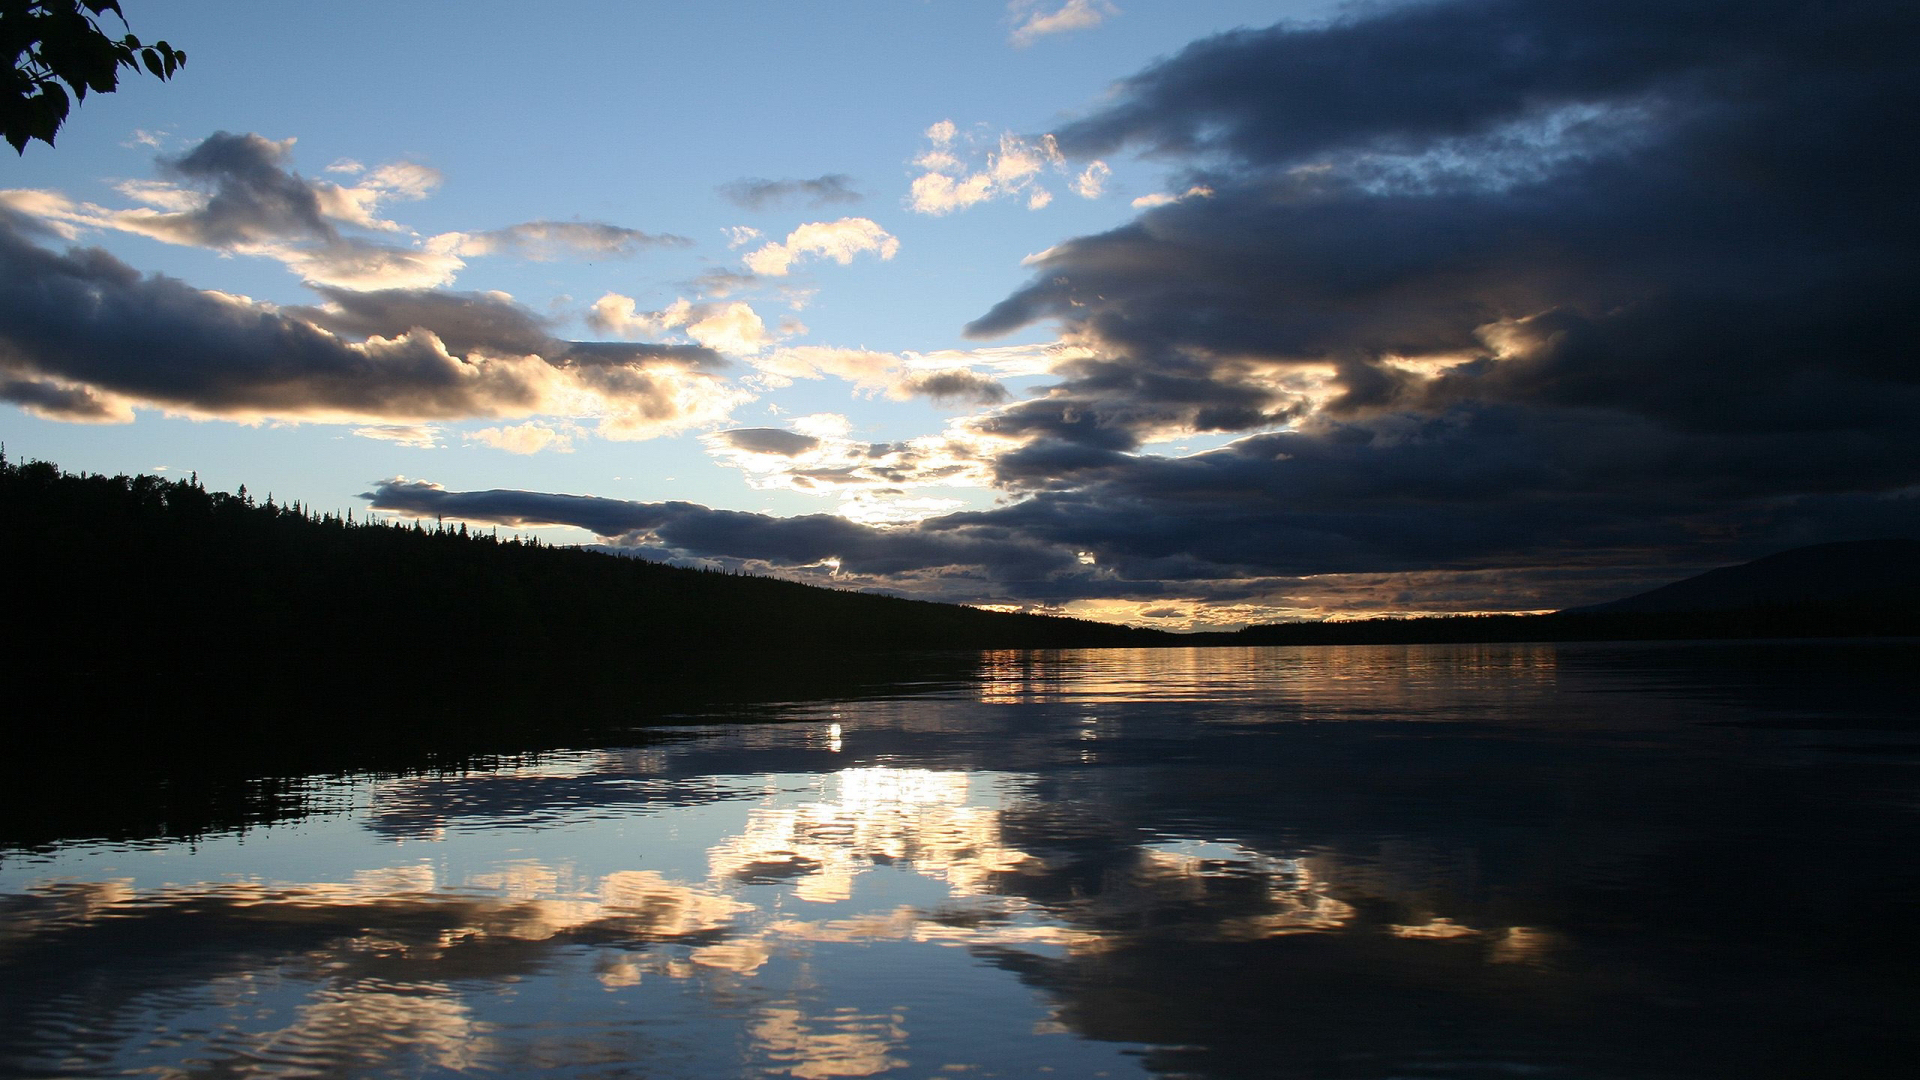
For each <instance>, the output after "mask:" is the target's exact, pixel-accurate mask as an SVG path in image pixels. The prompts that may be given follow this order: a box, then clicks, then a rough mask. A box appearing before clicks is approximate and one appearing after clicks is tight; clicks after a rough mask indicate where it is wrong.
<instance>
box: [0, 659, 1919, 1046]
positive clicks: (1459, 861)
mask: <svg viewBox="0 0 1920 1080" xmlns="http://www.w3.org/2000/svg"><path fill="white" fill-rule="evenodd" d="M1916 661H1920V648H1916V647H1914V646H1911V645H1884V644H1883V645H1849V644H1834V643H1817V644H1804V643H1802V644H1790V643H1762V644H1705V645H1635V646H1617V645H1559V646H1533V645H1510V646H1479V647H1474V646H1465V647H1461V646H1431V647H1388V646H1374V647H1354V648H1319V649H1279V648H1276V649H1205V650H1186V651H1182V650H1157V651H1132V650H1112V651H1088V652H1061V653H1036V654H1020V653H1002V654H986V655H983V656H982V657H980V658H979V660H978V662H977V663H971V664H969V665H964V666H963V667H962V668H961V669H960V671H959V673H958V674H956V673H955V669H954V665H953V664H952V662H951V659H950V658H949V659H948V660H947V661H945V662H944V666H943V667H942V668H941V669H940V674H939V675H938V677H932V678H928V679H926V680H923V681H919V682H908V683H905V684H902V685H900V686H898V687H896V688H894V690H893V691H892V692H890V693H881V694H877V695H875V696H872V697H869V698H867V699H864V700H857V701H854V700H847V701H823V702H813V703H800V704H790V705H784V706H778V707H765V708H758V709H753V708H747V707H744V706H739V707H731V708H730V709H729V711H728V713H727V714H726V715H727V716H744V717H749V718H756V719H766V718H777V719H782V720H785V721H788V722H786V723H780V724H761V725H756V726H710V727H702V728H689V729H680V730H676V731H673V732H670V733H667V734H665V735H664V736H661V737H648V738H646V739H639V738H636V739H634V740H628V741H631V742H633V743H635V745H627V746H609V747H596V748H589V749H577V750H563V751H554V752H551V753H546V754H541V755H536V756H529V757H523V758H517V759H512V760H501V761H497V762H493V763H490V764H483V765H475V766H473V767H471V768H463V769H458V770H451V771H444V772H441V773H439V774H421V775H402V776H374V775H358V776H349V777H345V778H330V779H326V778H316V779H310V780H305V781H300V782H296V783H291V784H288V783H280V784H277V785H274V786H273V787H272V800H271V802H272V806H273V807H274V809H273V810H271V812H266V811H263V812H262V813H261V814H260V815H259V816H258V818H257V819H256V820H260V821H262V822H264V823H263V824H258V825H255V826H253V827H251V828H247V829H244V830H226V831H215V832H211V833H207V834H203V835H195V836H191V837H172V838H169V837H164V836H163V837H161V838H158V839H152V840H146V841H139V842H132V841H106V840H90V839H86V838H85V829H84V828H82V827H79V826H75V827H74V830H75V831H71V832H70V834H69V838H68V839H66V840H65V841H62V842H56V843H49V844H46V845H43V846H40V847H38V848H36V849H33V850H25V849H18V848H16V849H12V850H6V849H0V1076H7V1077H13V1076H109V1075H127V1074H133V1075H146V1076H156V1077H223V1078H224V1077H255V1076H262V1077H266V1076H271V1077H308V1076H311V1077H332V1076H367V1077H388V1076H393V1077H402V1076H405V1077H414V1076H434V1075H450V1074H453V1073H465V1072H472V1073H480V1074H498V1075H508V1076H512V1075H524V1074H527V1073H531V1072H533V1071H535V1070H545V1071H548V1072H551V1073H553V1074H554V1075H559V1076H577V1077H732V1076H741V1077H763V1076H795V1077H801V1078H808V1080H811V1078H824V1077H847V1076H899V1077H976V1076H979V1077H985V1076H1003V1077H1013V1076H1021V1077H1027V1076H1043V1075H1044V1076H1054V1077H1098V1076H1109V1077H1129V1076H1145V1075H1171V1076H1198V1077H1215V1076H1220V1077H1303V1078H1304V1077H1378V1078H1386V1077H1514V1076H1527V1077H1532V1076H1550V1077H1578V1078H1586V1077H1736V1076H1737V1077H1772V1076H1781V1077H1787V1076H1848V1077H1877V1076H1894V1075H1899V1076H1905V1075H1909V1072H1908V1070H1909V1069H1910V1068H1911V1066H1912V1061H1913V1058H1914V1054H1915V1053H1916V1051H1920V978H1916V975H1915V972H1916V971H1920V929H1916V920H1920V903H1917V901H1920V863H1917V861H1916V859H1915V852H1916V851H1920V847H1917V846H1916V841H1920V783H1917V782H1916V781H1920V698H1917V697H1916V695H1915V692H1914V689H1913V679H1914V671H1915V670H1916V669H1920V663H1916ZM722 718H724V717H720V716H716V717H714V719H722ZM35 824H36V826H37V827H39V828H38V832H37V833H36V835H38V834H41V833H44V834H46V835H50V836H58V835H62V828H61V824H60V823H59V822H37V823H35Z"/></svg>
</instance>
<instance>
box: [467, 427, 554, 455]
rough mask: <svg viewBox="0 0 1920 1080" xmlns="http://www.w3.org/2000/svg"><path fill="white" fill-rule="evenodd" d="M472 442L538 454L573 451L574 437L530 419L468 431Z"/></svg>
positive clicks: (516, 451) (513, 452) (468, 437)
mask: <svg viewBox="0 0 1920 1080" xmlns="http://www.w3.org/2000/svg"><path fill="white" fill-rule="evenodd" d="M465 437H466V438H467V440H468V441H470V442H477V443H484V444H486V445H487V446H491V447H493V448H494V449H496V450H505V451H506V452H508V453H509V454H537V453H539V452H541V451H542V450H551V451H553V452H554V453H556V454H571V453H573V437H572V436H571V435H569V434H568V433H566V432H564V431H560V430H557V429H555V428H551V427H548V426H547V425H545V424H540V423H535V422H533V421H531V420H530V421H528V422H526V423H524V424H512V425H509V426H506V427H490V428H481V429H480V430H478V431H471V432H468V433H467V435H466V436H465Z"/></svg>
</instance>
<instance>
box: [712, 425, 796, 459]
mask: <svg viewBox="0 0 1920 1080" xmlns="http://www.w3.org/2000/svg"><path fill="white" fill-rule="evenodd" d="M712 438H715V439H718V440H720V441H721V442H724V443H726V444H727V445H728V446H732V447H734V448H736V449H740V450H746V451H749V452H752V453H755V454H778V455H780V456H781V457H797V456H799V455H801V454H804V453H806V452H807V451H809V450H812V449H814V448H815V447H817V446H819V445H820V440H819V439H816V438H814V437H813V436H811V435H802V434H800V433H799V432H797V431H787V430H785V429H783V428H735V429H733V430H732V431H717V432H714V434H713V436H712Z"/></svg>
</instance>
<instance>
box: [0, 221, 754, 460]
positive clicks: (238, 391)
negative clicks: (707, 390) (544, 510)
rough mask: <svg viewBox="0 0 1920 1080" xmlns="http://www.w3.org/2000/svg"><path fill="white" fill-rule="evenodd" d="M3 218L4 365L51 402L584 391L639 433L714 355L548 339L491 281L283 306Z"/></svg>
mask: <svg viewBox="0 0 1920 1080" xmlns="http://www.w3.org/2000/svg"><path fill="white" fill-rule="evenodd" d="M6 224H7V221H6V220H0V376H4V377H5V379H6V382H7V386H8V391H7V396H8V398H9V399H10V400H15V401H17V402H20V403H21V404H24V405H27V406H28V407H30V408H33V409H35V410H37V411H41V412H45V413H49V414H53V415H65V416H69V417H74V418H103V413H102V410H104V409H106V408H107V407H106V406H105V405H103V404H101V402H100V395H102V394H106V395H113V396H117V397H121V398H125V399H128V400H130V401H133V402H136V403H144V404H151V405H157V406H162V407H167V408H179V409H186V410H191V411H195V412H201V413H208V414H215V415H241V416H253V415H262V414H267V415H280V416H302V415H307V416H313V415H329V414H332V415H342V414H344V415H348V416H353V417H360V418H372V419H393V420H422V419H448V420H450V419H460V418H465V417H490V416H501V415H516V414H525V413H528V412H534V411H540V410H541V409H542V408H543V407H546V406H548V405H549V404H552V403H553V402H552V399H553V396H554V395H555V394H556V393H560V394H561V395H562V396H565V395H566V394H569V393H574V392H578V391H581V390H587V391H591V392H593V393H597V394H599V395H602V397H603V398H604V400H605V401H606V402H608V403H609V405H610V406H611V407H612V409H614V410H615V411H616V412H620V413H622V414H623V416H624V419H622V420H621V421H620V423H621V424H623V425H626V430H628V431H635V432H637V431H640V430H643V429H644V430H653V429H657V428H662V427H671V426H672V424H673V423H674V422H675V421H676V419H677V418H678V417H680V416H681V414H682V412H683V410H684V409H685V408H688V407H690V406H687V405H683V403H682V398H681V397H680V396H679V394H678V392H677V390H676V387H675V386H674V385H671V383H670V379H669V376H668V375H667V374H663V373H661V372H659V371H658V370H656V369H657V367H658V366H659V362H661V361H665V362H667V363H668V364H670V365H671V366H673V367H678V368H682V369H684V368H690V367H698V366H712V365H715V364H718V363H719V362H721V361H720V359H719V358H718V357H717V356H715V355H713V354H711V353H710V352H709V351H708V350H703V349H696V348H682V347H667V346H655V345H630V344H625V343H580V342H564V341H555V340H554V339H552V338H550V337H548V336H546V335H545V334H544V333H543V332H542V330H541V327H542V323H541V322H540V321H539V320H538V319H536V318H534V317H533V316H532V315H530V314H528V313H527V312H525V311H524V310H522V309H519V308H518V307H517V306H515V305H513V304H512V303H511V302H509V301H507V300H505V299H503V298H501V297H497V296H489V295H484V294H480V295H476V294H437V293H429V292H420V291H413V290H387V291H382V292H374V293H355V292H352V291H349V290H322V291H323V294H325V295H327V297H328V298H329V300H330V301H331V303H330V304H329V305H328V306H326V307H324V308H311V309H288V310H280V309H276V308H273V307H270V306H266V305H260V304H254V303H251V302H249V301H245V300H242V299H238V298H235V297H230V296H225V295H222V294H219V293H209V292H202V291H200V290H198V289H194V288H191V287H190V286H188V285H186V284H184V283H182V282H180V281H177V280H175V279H173V278H169V277H164V276H159V275H154V276H144V277H143V276H142V275H141V274H139V273H138V272H137V271H135V270H134V269H132V268H131V267H129V266H127V265H126V264H125V263H122V262H120V261H119V260H118V259H116V258H114V257H113V256H112V255H109V254H108V253H106V252H104V251H101V250H99V249H91V248H77V249H74V250H71V251H68V252H66V253H65V254H60V253H56V252H52V251H48V250H46V249H44V248H41V247H39V246H37V245H35V244H32V243H30V242H28V241H27V240H25V239H24V238H22V237H21V236H19V235H17V234H16V233H15V232H13V231H12V230H10V229H8V228H5V225H6ZM417 331H428V332H427V333H422V332H417ZM354 338H365V339H368V340H352V339H354ZM450 346H451V347H450ZM685 377H686V378H697V377H696V376H691V375H689V376H685ZM691 407H700V403H698V402H695V403H694V404H693V405H692V406H691ZM120 411H121V412H124V409H122V410H120Z"/></svg>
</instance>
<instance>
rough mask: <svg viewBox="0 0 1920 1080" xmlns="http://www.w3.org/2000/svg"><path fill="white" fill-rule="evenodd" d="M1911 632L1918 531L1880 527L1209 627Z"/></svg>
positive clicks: (1311, 641)
mask: <svg viewBox="0 0 1920 1080" xmlns="http://www.w3.org/2000/svg"><path fill="white" fill-rule="evenodd" d="M1915 635H1920V541H1916V540H1906V539H1887V540H1859V541H1849V542H1843V543H1836V544H1818V545H1815V546H1812V547H1804V548H1795V549H1794V550H1792V551H1783V552H1781V553H1779V554H1777V555H1769V556H1767V557H1766V558H1763V559H1756V560H1754V561H1753V562H1750V563H1743V564H1741V565H1739V566H1729V567H1723V568H1721V569H1718V570H1711V571H1708V572H1707V573H1704V574H1700V575H1698V576H1697V577H1691V578H1687V579H1686V580H1684V581H1676V582H1674V583H1673V584H1671V585H1664V586H1662V587H1660V588H1658V589H1654V590H1652V591H1650V592H1645V593H1640V594H1638V595H1635V596H1629V597H1626V598H1624V599H1621V600H1615V601H1611V602H1609V603H1605V604H1594V605H1591V606H1588V607H1579V608H1569V609H1567V610H1565V611H1557V612H1554V613H1552V614H1548V615H1453V616H1442V617H1435V618H1383V619H1356V620H1350V621H1346V622H1319V623H1307V622H1294V623H1267V624H1264V625H1258V626H1249V627H1247V628H1246V629H1244V630H1241V631H1239V632H1238V633H1234V634H1218V635H1207V637H1208V638H1209V639H1212V640H1219V641H1227V642H1232V643H1234V644H1240V645H1389V644H1393V645H1409V644H1442V643H1465V642H1487V641H1657V640H1685V639H1701V638H1795V637H1911V636H1915ZM1195 643H1196V644H1199V643H1201V642H1199V641H1196V642H1195ZM1207 643H1211V640H1209V642H1207Z"/></svg>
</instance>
